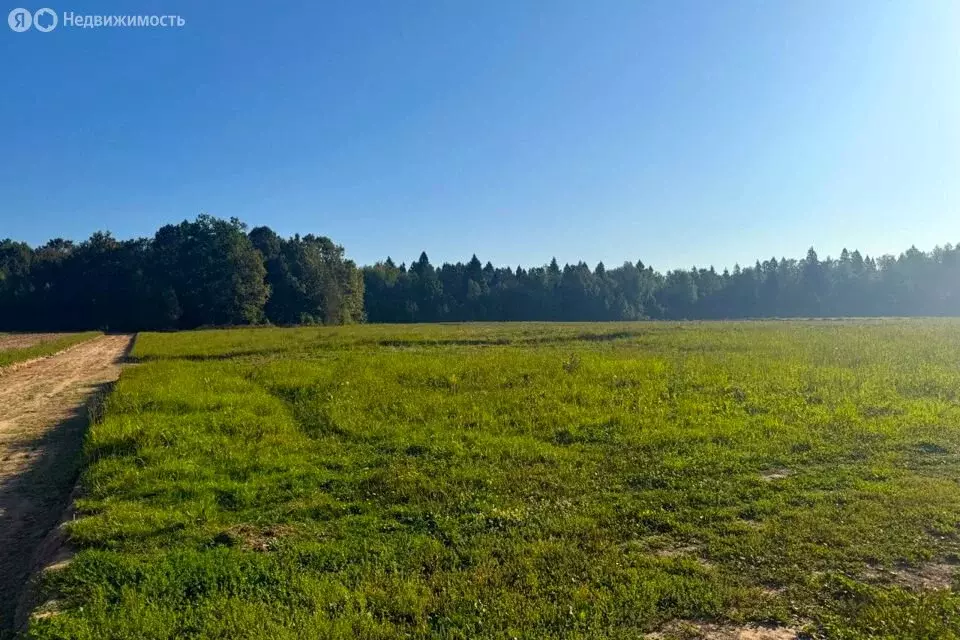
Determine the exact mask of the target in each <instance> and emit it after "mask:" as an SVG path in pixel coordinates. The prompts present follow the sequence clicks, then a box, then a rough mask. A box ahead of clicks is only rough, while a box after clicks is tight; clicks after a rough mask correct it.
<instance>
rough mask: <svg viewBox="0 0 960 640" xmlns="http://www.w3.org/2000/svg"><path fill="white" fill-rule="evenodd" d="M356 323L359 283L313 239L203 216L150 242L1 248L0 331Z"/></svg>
mask: <svg viewBox="0 0 960 640" xmlns="http://www.w3.org/2000/svg"><path fill="white" fill-rule="evenodd" d="M361 320H363V277H362V275H361V273H360V270H359V269H358V268H357V266H356V265H355V264H354V263H353V262H352V261H350V260H347V259H346V257H345V256H344V250H343V247H341V246H338V245H336V244H334V243H333V241H331V240H330V239H329V238H325V237H318V236H313V235H307V236H303V237H301V236H293V237H292V238H281V237H280V236H279V235H277V234H276V233H275V232H274V231H272V230H271V229H269V228H268V227H257V228H255V229H252V230H250V231H249V232H247V227H246V225H244V224H243V223H242V222H240V221H239V220H237V219H235V218H233V219H230V220H222V219H219V218H214V217H212V216H208V215H201V216H199V217H198V218H197V219H196V220H194V221H193V222H189V221H184V222H181V223H180V224H176V225H166V226H164V227H162V228H161V229H159V230H158V231H157V232H156V234H155V235H154V236H153V238H138V239H134V240H117V239H115V238H113V237H112V236H111V235H110V234H109V233H102V232H98V233H95V234H93V235H92V236H91V237H90V239H89V240H85V241H83V242H80V243H74V242H71V241H69V240H63V239H55V240H51V241H50V242H48V243H46V244H45V245H43V246H42V247H37V248H31V247H30V246H28V245H27V244H25V243H23V242H15V241H13V240H9V239H8V240H2V241H0V330H7V331H10V330H38V331H51V330H61V331H70V330H80V329H113V330H126V331H136V330H149V329H154V330H167V329H192V328H196V327H202V326H223V325H244V324H260V323H266V322H271V323H275V324H308V323H309V324H312V323H325V324H341V323H350V322H359V321H361Z"/></svg>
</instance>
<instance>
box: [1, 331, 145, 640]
mask: <svg viewBox="0 0 960 640" xmlns="http://www.w3.org/2000/svg"><path fill="white" fill-rule="evenodd" d="M46 335H49V334H46ZM0 340H2V338H0ZM132 342H133V336H104V337H101V338H96V339H94V340H90V341H89V342H84V343H81V344H79V345H76V346H74V347H71V348H70V349H67V350H66V351H64V352H62V353H60V354H58V355H55V356H52V357H49V358H43V359H40V360H37V361H34V362H31V363H29V364H26V365H24V366H22V367H19V368H15V369H13V370H8V371H0V636H2V635H3V632H4V631H9V630H10V629H11V627H12V624H13V619H12V617H13V609H14V607H15V605H16V601H17V596H18V594H19V592H20V591H21V589H22V588H23V587H24V584H25V582H26V580H27V578H28V576H29V573H30V571H31V569H32V564H33V562H34V561H35V556H36V553H37V548H38V546H39V545H40V543H41V541H42V540H43V538H44V536H45V535H46V534H47V532H48V531H49V530H50V529H51V528H53V527H54V526H55V525H56V523H57V520H58V519H59V518H60V516H61V514H62V513H63V510H64V507H65V505H66V503H67V501H68V497H69V495H70V491H71V489H72V488H73V484H74V483H75V481H76V476H77V471H78V465H79V461H80V460H79V457H80V456H79V454H80V446H81V444H82V440H83V433H84V430H85V429H86V426H87V414H86V403H87V402H88V400H89V399H90V398H91V397H93V396H95V395H96V394H97V393H98V392H100V391H102V390H104V389H106V388H107V386H109V384H110V383H112V382H113V381H115V380H116V379H117V378H118V377H119V375H120V367H121V363H122V362H123V360H124V358H125V356H126V354H127V351H128V349H129V347H130V346H131V345H132ZM0 344H2V342H0Z"/></svg>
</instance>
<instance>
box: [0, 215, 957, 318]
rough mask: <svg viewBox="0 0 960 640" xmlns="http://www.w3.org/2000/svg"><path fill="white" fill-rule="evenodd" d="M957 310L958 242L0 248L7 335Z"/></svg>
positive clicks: (231, 225)
mask: <svg viewBox="0 0 960 640" xmlns="http://www.w3.org/2000/svg"><path fill="white" fill-rule="evenodd" d="M917 315H924V316H926V315H951V316H952V315H960V246H958V247H954V246H952V245H949V244H948V245H946V246H943V247H937V248H935V249H934V250H932V251H930V252H923V251H919V250H918V249H916V248H914V247H911V248H910V249H909V250H907V251H906V252H904V253H902V254H900V255H899V256H889V255H887V256H882V257H879V258H871V257H869V256H866V257H864V256H862V255H861V254H860V252H858V251H853V252H849V251H847V250H846V249H844V250H843V252H841V254H840V256H839V257H838V258H826V259H820V257H819V256H818V255H817V253H816V251H814V250H813V249H810V250H809V251H808V252H807V255H806V256H805V257H804V258H801V259H789V258H781V259H777V258H770V259H769V260H765V261H763V262H761V261H757V262H756V263H755V264H754V265H753V266H747V267H743V268H741V267H740V266H736V267H734V269H733V270H732V271H729V270H724V271H722V272H718V271H716V270H715V269H714V268H713V267H710V268H697V267H693V268H691V269H675V270H671V271H667V272H666V273H660V272H658V271H655V270H654V269H653V268H652V267H650V266H647V265H644V264H643V262H641V261H637V262H636V263H633V262H624V263H623V264H622V265H621V266H619V267H616V268H612V269H607V268H606V266H605V265H604V264H603V263H600V264H598V265H596V267H594V268H592V269H591V268H590V267H589V266H588V265H587V264H585V263H583V262H579V263H577V264H575V265H570V264H567V265H564V266H563V267H561V266H560V265H559V264H558V263H557V261H556V260H555V259H554V260H552V261H551V262H550V264H548V265H544V266H542V267H531V268H528V269H524V268H523V267H519V266H518V267H517V268H516V269H513V268H510V267H494V266H493V265H492V264H491V263H489V262H487V263H486V264H483V263H481V262H480V260H479V259H478V258H477V257H476V256H473V257H472V258H471V259H470V260H469V261H468V262H466V263H462V262H458V263H456V264H450V263H444V264H442V265H440V266H439V267H435V266H433V265H432V264H431V263H430V260H429V258H428V257H427V255H426V253H422V254H421V255H420V257H419V259H417V260H416V261H414V262H412V263H410V265H409V266H407V265H406V264H400V265H397V264H396V263H394V261H393V260H391V259H390V258H387V259H386V260H384V261H382V262H378V263H376V264H374V265H372V266H366V267H363V268H359V267H358V266H357V265H356V264H355V263H354V262H353V261H351V260H348V259H347V258H346V256H345V252H344V248H343V247H342V246H339V245H337V244H335V243H334V242H333V241H332V240H330V239H329V238H326V237H322V236H314V235H306V236H302V237H301V236H299V235H295V236H293V237H290V238H282V237H280V236H279V235H278V234H277V233H275V232H274V231H273V230H271V229H270V228H268V227H257V228H254V229H251V230H248V229H247V227H246V225H244V224H243V223H242V222H240V221H239V220H237V219H235V218H233V219H230V220H223V219H219V218H215V217H212V216H208V215H201V216H199V217H198V218H196V219H195V220H194V221H192V222H191V221H184V222H181V223H180V224H176V225H166V226H164V227H162V228H161V229H159V230H158V231H157V232H156V234H154V236H153V237H152V238H137V239H132V240H117V239H115V238H114V237H112V236H111V235H110V234H109V233H103V232H98V233H95V234H93V235H92V236H91V237H90V238H89V239H88V240H85V241H83V242H79V243H75V242H72V241H70V240H63V239H55V240H51V241H49V242H48V243H46V244H45V245H43V246H40V247H36V248H31V247H30V246H29V245H27V244H26V243H23V242H16V241H13V240H9V239H7V240H2V241H0V330H7V331H10V330H43V331H50V330H80V329H96V328H99V329H113V330H126V331H134V330H150V329H153V330H167V329H191V328H196V327H202V326H224V325H246V324H262V323H272V324H278V325H291V324H346V323H355V322H363V321H369V322H441V321H473V320H484V321H507V320H566V321H574V320H639V319H722V318H755V317H756V318H760V317H824V316H826V317H835V316H917Z"/></svg>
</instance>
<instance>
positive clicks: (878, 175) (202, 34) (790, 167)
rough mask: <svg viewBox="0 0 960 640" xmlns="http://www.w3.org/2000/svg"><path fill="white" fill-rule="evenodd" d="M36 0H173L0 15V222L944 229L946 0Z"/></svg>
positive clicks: (957, 89) (958, 98)
mask: <svg viewBox="0 0 960 640" xmlns="http://www.w3.org/2000/svg"><path fill="white" fill-rule="evenodd" d="M34 1H35V0H15V1H14V2H9V0H8V5H7V6H6V7H5V8H4V10H3V14H4V15H6V14H7V12H8V11H9V10H10V9H12V8H14V7H15V6H24V7H27V8H30V9H33V10H35V9H38V8H40V7H41V6H49V7H51V8H53V9H55V10H56V11H57V12H58V13H60V14H62V13H63V12H65V11H72V12H73V13H74V14H75V15H80V14H105V15H112V14H119V15H127V14H131V13H137V14H151V13H156V14H162V15H165V14H179V15H182V16H183V17H184V18H185V19H186V25H185V26H184V27H183V28H181V29H177V28H157V29H151V28H102V29H76V28H74V29H70V28H64V27H63V26H62V25H61V26H60V27H58V28H57V29H55V30H54V31H52V32H50V33H40V32H37V31H35V30H31V31H28V32H26V33H15V32H14V31H12V30H11V29H9V28H7V27H4V26H0V29H2V32H0V123H2V134H0V238H2V237H5V236H9V237H13V238H16V239H20V240H26V241H28V242H30V243H31V244H37V243H42V242H45V241H46V240H47V239H49V238H51V237H56V236H62V237H68V238H74V239H83V238H85V237H87V236H89V234H90V233H91V232H93V231H95V230H98V229H102V230H110V231H112V232H113V233H114V235H116V236H118V237H121V238H126V237H132V236H140V235H151V234H152V233H153V232H154V231H155V230H156V228H157V227H159V226H160V225H162V224H164V223H168V222H177V221H179V220H182V219H184V218H193V217H194V216H195V215H196V214H197V213H199V212H209V213H212V214H215V215H218V216H223V217H230V216H237V217H239V218H241V219H243V220H244V221H246V222H248V223H249V224H250V225H251V226H254V225H261V224H267V225H269V226H271V227H273V228H274V229H275V230H276V231H278V232H279V233H281V234H283V235H290V234H293V233H295V232H300V233H301V234H306V233H316V234H324V235H328V236H330V237H332V238H333V239H334V240H335V241H337V242H339V243H341V244H343V245H344V246H345V247H346V248H347V253H348V255H349V256H350V257H352V258H354V259H355V260H357V261H358V262H361V263H371V262H373V261H375V260H377V259H382V258H384V257H385V256H387V255H390V256H392V257H393V258H394V259H395V260H397V261H398V262H400V261H407V262H409V261H410V260H411V259H415V258H416V257H417V256H418V255H419V253H420V251H421V250H426V251H427V252H428V254H429V255H430V257H431V259H432V261H433V262H434V263H438V262H441V261H444V260H451V261H455V260H460V259H463V260H466V259H469V257H470V255H471V254H472V253H474V252H475V253H477V255H478V256H479V257H480V258H481V260H484V261H486V260H491V261H492V262H493V263H494V264H497V265H502V264H509V265H516V264H518V263H520V264H523V265H531V264H542V263H544V262H547V261H548V260H549V259H550V257H551V256H556V257H557V259H558V260H560V262H561V263H563V262H567V261H570V262H575V261H577V260H578V259H584V260H586V261H587V262H589V263H590V264H591V265H593V264H595V263H596V262H597V261H600V260H603V261H604V262H605V263H606V264H607V265H608V266H614V265H617V264H620V263H621V262H622V261H623V260H624V259H630V260H636V259H638V258H640V259H642V260H644V262H646V263H648V264H653V265H654V266H656V267H658V268H661V269H666V268H673V267H688V266H690V265H692V264H698V265H709V264H714V265H716V266H717V267H718V268H720V267H723V266H732V265H733V263H734V262H740V263H751V264H752V262H753V260H754V259H755V258H758V257H759V258H768V257H770V256H771V255H776V256H783V255H787V256H791V257H802V255H803V254H804V253H805V251H806V249H807V247H809V246H810V245H814V246H816V247H817V249H818V251H819V252H820V254H821V256H825V255H826V254H831V255H834V256H836V255H837V254H838V253H839V251H840V249H841V248H842V247H844V246H847V247H849V248H851V249H853V248H860V249H861V250H863V251H865V252H867V253H870V254H880V253H885V252H899V251H900V250H902V249H905V248H907V247H909V246H910V245H911V244H916V245H917V246H918V247H920V248H922V249H929V248H931V247H932V246H933V245H935V244H943V243H947V242H952V243H957V242H958V241H960V215H958V214H960V3H958V2H955V1H953V0H942V1H937V0H902V1H898V2H888V1H884V0H860V1H854V0H835V1H832V2H827V1H825V0H767V1H763V2H759V1H758V2H734V1H733V0H723V1H720V2H715V1H713V0H701V1H697V2H691V1H683V0H680V1H678V0H655V1H650V2H646V1H642V0H623V1H615V0H576V1H570V0H482V1H480V0H477V1H474V0H442V1H441V0H383V1H380V2H371V1H366V0H338V1H336V2H327V1H313V2H296V1H288V2H271V3H268V2H251V1H250V0H234V1H232V2H218V1H214V0H204V1H202V2H200V1H197V0H169V1H168V0H160V1H157V0H153V1H141V2H136V3H131V2H129V1H115V2H108V1H100V2H93V1H89V0H87V1H80V0H77V1H73V0H70V1H69V2H68V1H67V0H43V1H42V3H41V4H39V5H37V6H33V5H29V4H28V2H34ZM133 7H136V10H133ZM0 25H2V23H0Z"/></svg>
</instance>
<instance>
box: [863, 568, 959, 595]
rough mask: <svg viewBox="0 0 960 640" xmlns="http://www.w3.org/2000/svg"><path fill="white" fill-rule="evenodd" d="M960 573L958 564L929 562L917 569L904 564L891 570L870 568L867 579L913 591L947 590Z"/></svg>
mask: <svg viewBox="0 0 960 640" xmlns="http://www.w3.org/2000/svg"><path fill="white" fill-rule="evenodd" d="M957 572H960V564H956V563H952V562H929V563H927V564H924V565H921V566H919V567H914V566H909V565H906V564H901V565H897V566H896V567H894V568H892V569H884V568H877V567H872V568H871V569H870V570H869V571H868V572H867V577H868V578H870V579H873V580H879V581H882V582H893V583H894V584H898V585H901V586H904V587H907V588H908V589H912V590H914V591H932V590H937V589H949V588H951V586H952V584H953V576H954V574H955V573H957Z"/></svg>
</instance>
